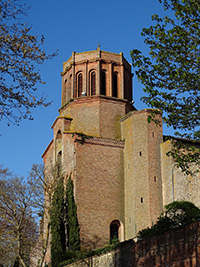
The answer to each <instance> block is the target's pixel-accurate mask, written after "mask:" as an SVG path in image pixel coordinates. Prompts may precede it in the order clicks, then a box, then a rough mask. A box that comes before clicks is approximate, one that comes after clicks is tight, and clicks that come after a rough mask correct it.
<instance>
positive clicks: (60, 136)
mask: <svg viewBox="0 0 200 267" xmlns="http://www.w3.org/2000/svg"><path fill="white" fill-rule="evenodd" d="M56 139H62V134H61V131H60V130H58V132H57V135H56Z"/></svg>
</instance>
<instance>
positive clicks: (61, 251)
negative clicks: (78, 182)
mask: <svg viewBox="0 0 200 267" xmlns="http://www.w3.org/2000/svg"><path fill="white" fill-rule="evenodd" d="M57 175H59V179H58V182H57V186H56V188H55V191H54V194H53V199H52V207H51V218H50V225H51V237H52V239H51V263H52V267H57V266H58V264H59V262H61V261H62V260H64V257H65V252H66V235H65V224H64V205H65V204H64V186H63V177H62V176H61V175H60V172H59V170H58V172H57Z"/></svg>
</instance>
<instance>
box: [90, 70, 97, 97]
mask: <svg viewBox="0 0 200 267" xmlns="http://www.w3.org/2000/svg"><path fill="white" fill-rule="evenodd" d="M95 94H96V75H95V72H94V71H93V72H92V73H91V95H95Z"/></svg>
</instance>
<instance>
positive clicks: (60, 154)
mask: <svg viewBox="0 0 200 267" xmlns="http://www.w3.org/2000/svg"><path fill="white" fill-rule="evenodd" d="M57 160H58V162H61V161H62V151H59V152H58V156H57Z"/></svg>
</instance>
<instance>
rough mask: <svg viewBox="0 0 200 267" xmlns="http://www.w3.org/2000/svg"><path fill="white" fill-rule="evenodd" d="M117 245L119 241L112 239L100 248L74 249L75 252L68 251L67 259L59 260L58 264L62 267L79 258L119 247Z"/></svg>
mask: <svg viewBox="0 0 200 267" xmlns="http://www.w3.org/2000/svg"><path fill="white" fill-rule="evenodd" d="M119 245H120V243H119V241H118V240H117V239H114V240H113V241H112V242H110V243H109V244H108V245H107V246H105V247H103V248H100V249H95V250H90V251H75V252H73V251H68V260H65V261H63V262H61V263H60V264H59V265H58V266H59V267H62V266H65V265H67V264H70V263H72V262H75V261H78V260H81V259H82V260H84V259H85V258H89V257H93V256H95V255H98V256H99V255H101V254H103V253H106V252H108V251H111V250H113V249H116V248H117V247H119Z"/></svg>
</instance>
